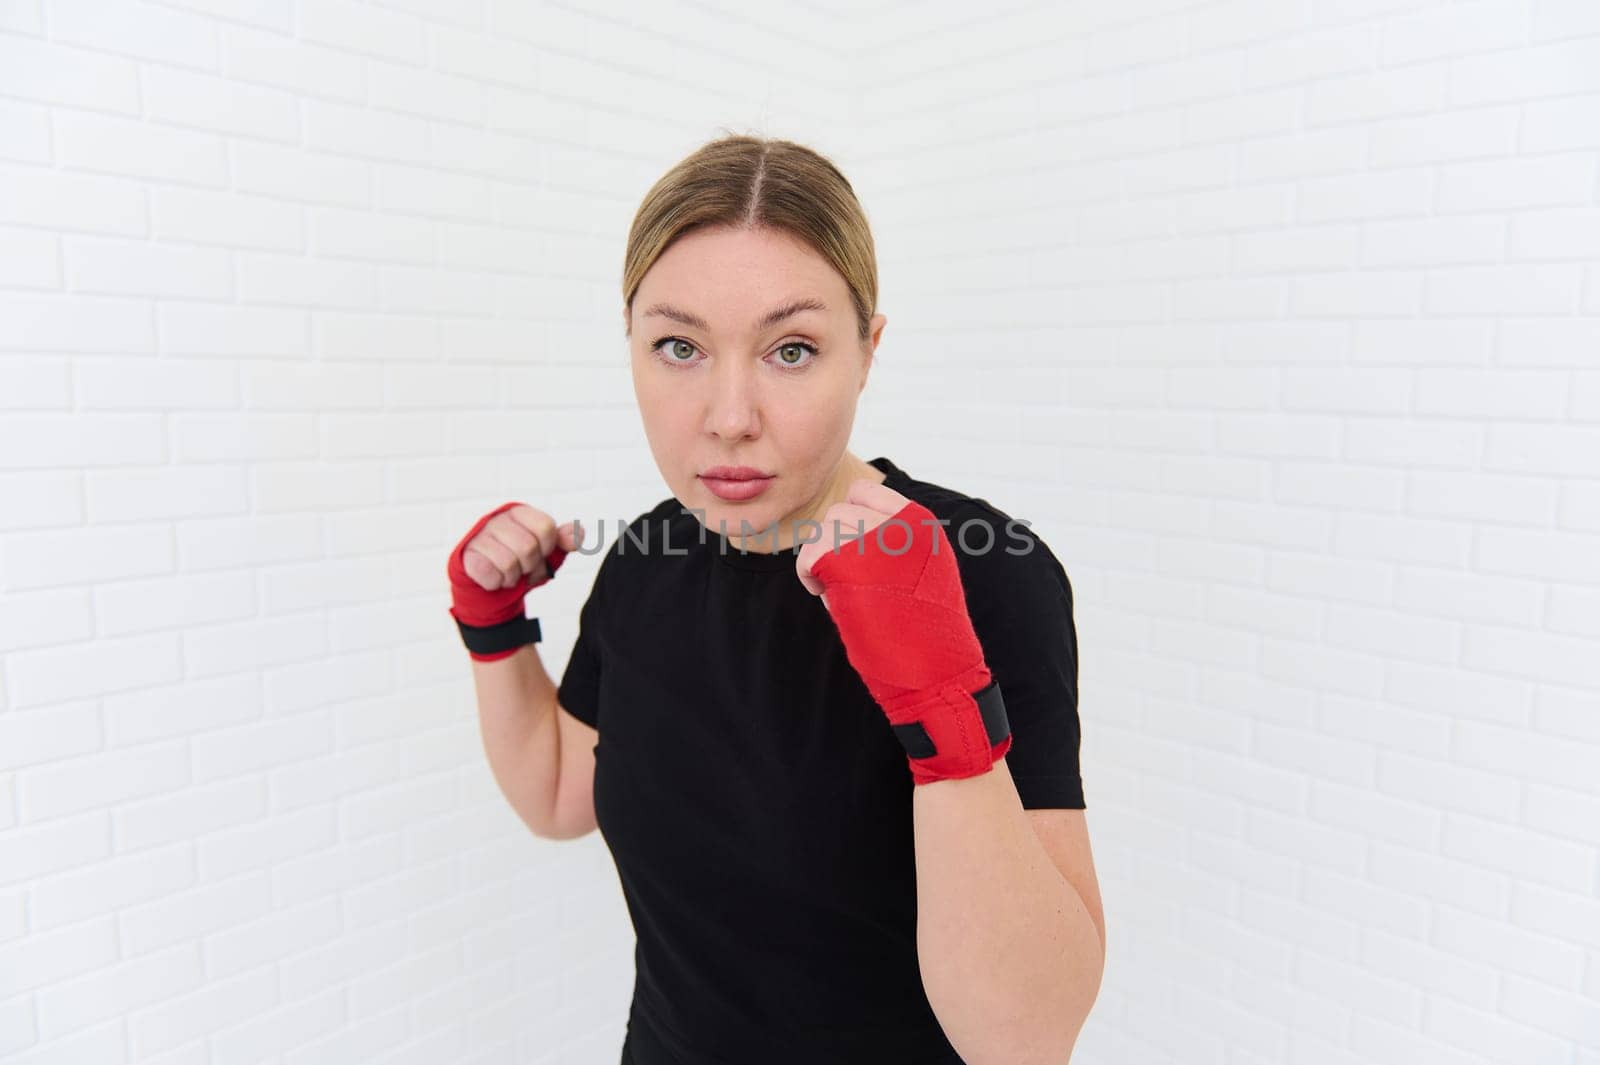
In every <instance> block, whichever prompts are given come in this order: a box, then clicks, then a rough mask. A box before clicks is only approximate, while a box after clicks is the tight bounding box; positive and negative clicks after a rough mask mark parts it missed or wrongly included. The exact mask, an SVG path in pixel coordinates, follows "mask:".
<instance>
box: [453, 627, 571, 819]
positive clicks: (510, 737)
mask: <svg viewBox="0 0 1600 1065" xmlns="http://www.w3.org/2000/svg"><path fill="white" fill-rule="evenodd" d="M537 648H538V644H536V643H530V644H525V645H524V646H522V647H519V648H518V649H517V650H516V651H515V652H514V653H512V654H510V655H508V656H506V657H505V658H501V659H497V660H495V661H493V662H484V661H480V660H478V659H469V661H471V663H472V683H473V688H474V689H475V690H476V692H477V701H478V725H479V731H480V732H481V733H482V735H483V748H484V753H485V754H486V755H487V756H488V759H489V769H490V771H491V772H493V774H494V778H495V782H496V783H497V784H499V786H500V790H501V792H503V793H504V794H505V797H506V800H507V801H508V802H510V804H511V808H512V809H513V810H515V811H516V812H517V816H519V817H520V818H522V820H523V822H524V823H525V824H526V825H527V826H528V827H529V828H530V829H531V830H533V832H534V833H535V834H536V835H541V836H542V835H544V834H545V833H546V831H547V830H548V827H549V825H550V821H551V817H552V815H553V814H554V810H555V803H556V779H557V776H558V775H559V773H560V769H561V740H560V728H559V725H558V723H557V721H556V714H555V708H556V685H555V682H554V681H553V680H551V679H550V674H549V673H548V672H546V670H545V668H544V663H543V662H542V661H541V660H540V658H539V652H538V650H537Z"/></svg>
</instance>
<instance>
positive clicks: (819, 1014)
mask: <svg viewBox="0 0 1600 1065" xmlns="http://www.w3.org/2000/svg"><path fill="white" fill-rule="evenodd" d="M871 462H872V465H873V466H875V467H877V468H878V469H879V470H882V471H883V472H884V473H885V474H886V479H885V481H884V483H885V484H886V485H888V487H890V488H893V489H895V490H896V491H898V492H900V493H901V494H902V495H904V496H906V497H907V498H909V499H912V500H915V501H917V502H919V503H921V504H922V505H924V506H926V507H927V508H928V509H929V510H930V511H932V512H933V514H934V516H935V517H937V518H941V519H949V524H947V525H945V526H944V529H945V535H946V537H947V538H948V539H949V540H950V542H951V544H952V546H953V548H954V549H955V551H956V560H957V566H958V568H959V570H960V572H961V578H962V586H963V589H964V592H965V595H966V599H967V609H968V613H969V615H970V616H971V618H972V623H973V629H974V631H975V632H976V633H977V635H978V640H979V643H980V644H981V645H982V647H983V652H984V660H985V662H986V664H987V665H988V667H989V671H990V673H991V674H992V676H993V678H994V679H995V680H996V681H997V682H998V683H999V685H1000V691H1001V695H1002V697H1003V700H1004V703H1005V709H1006V716H1007V720H1008V721H1009V724H1010V728H1011V734H1012V745H1011V749H1010V751H1009V752H1008V753H1007V755H1006V758H1005V764H1006V766H1007V768H1008V769H1009V770H1010V772H1011V775H1012V776H1013V778H1015V781H1016V787H1017V792H1018V794H1019V795H1020V796H1021V799H1022V805H1023V806H1024V807H1025V808H1030V809H1031V808H1036V807H1066V808H1074V809H1082V808H1084V805H1085V804H1084V795H1083V784H1082V778H1081V776H1080V772H1079V764H1078V751H1079V721H1078V711H1077V695H1078V685H1077V657H1078V654H1077V634H1076V631H1075V629H1074V626H1073V620H1072V589H1071V586H1070V584H1069V583H1068V581H1067V575H1066V572H1065V571H1064V570H1063V569H1062V567H1061V564H1060V562H1058V561H1057V560H1056V558H1055V556H1054V555H1053V554H1052V553H1051V552H1050V549H1049V548H1048V547H1046V546H1045V545H1044V543H1043V541H1042V540H1040V539H1039V538H1038V537H1037V536H1035V535H1034V534H1033V533H1032V532H1031V531H1029V530H1028V529H1027V527H1026V526H1025V525H1023V524H1021V523H1020V522H1014V521H1012V519H1011V518H1010V516H1009V515H1007V514H1005V513H1004V512H1002V511H1000V510H998V509H997V508H995V507H994V506H992V505H991V504H989V503H988V502H987V501H986V500H983V499H978V498H974V497H970V496H967V495H964V494H962V493H960V492H957V491H954V490H952V489H948V488H943V487H941V486H939V485H935V484H930V483H928V482H925V481H919V480H914V479H912V478H911V477H910V476H909V475H908V474H906V473H905V471H903V470H901V469H900V468H899V467H898V466H896V465H895V464H894V463H892V462H890V461H889V460H888V459H886V458H876V459H873V460H871ZM848 529H849V527H848V526H847V527H846V531H847V532H848ZM734 531H736V530H734ZM991 536H992V544H991V543H990V542H989V540H990V537H991ZM887 542H889V543H890V544H891V545H892V544H894V543H895V541H893V540H887ZM846 549H847V550H848V548H846ZM797 555H798V549H797V548H791V549H789V550H786V551H779V552H775V553H760V552H756V551H754V550H751V551H748V552H741V551H740V550H739V548H738V547H737V546H736V545H735V544H734V543H733V542H731V541H729V540H728V539H726V538H724V537H723V536H722V535H721V533H720V532H719V531H718V530H716V529H708V528H706V527H705V526H704V525H702V524H701V522H700V520H699V518H698V517H697V516H696V515H695V513H694V512H693V511H690V510H687V509H685V508H684V507H683V506H682V504H681V503H679V502H678V500H677V499H675V498H672V497H669V498H667V499H665V500H663V501H662V502H661V503H659V504H658V505H656V506H655V507H654V508H652V509H651V510H649V511H646V512H645V513H644V514H641V515H639V516H638V517H637V518H635V519H633V521H632V522H631V523H630V524H629V526H628V527H627V531H620V530H619V536H618V537H617V539H616V540H615V542H614V543H613V544H611V545H610V546H608V547H606V548H605V552H604V555H603V557H602V559H601V563H600V567H599V570H598V572H597V573H596V575H595V580H594V586H593V588H592V589H591V591H590V594H589V598H588V600H587V602H585V604H584V606H583V609H582V612H581V613H580V615H579V634H578V639H577V643H576V644H575V645H574V647H573V651H572V655H571V658H570V659H569V661H568V663H567V667H566V670H565V672H564V674H563V676H562V680H561V684H560V688H559V692H558V697H559V699H560V701H561V705H562V706H563V707H565V708H566V709H567V710H568V711H569V712H571V713H572V714H573V716H575V717H577V718H579V719H580V720H582V721H585V722H587V723H588V724H590V725H592V726H594V727H595V728H596V729H598V730H599V739H598V741H597V742H596V744H595V748H594V755H595V770H594V803H595V816H596V819H597V822H598V826H599V830H600V833H601V835H602V837H603V838H604V840H605V842H606V845H607V846H608V847H609V848H610V851H611V854H612V857H613V859H614V860H615V862H616V866H617V872H618V875H619V879H620V882H621V886H622V890H623V896H624V899H625V901H626V903H627V906H628V911H629V914H630V916H631V918H632V922H633V927H634V931H635V934H636V937H637V945H636V948H635V953H634V962H635V970H636V972H635V982H634V991H633V1001H632V1008H631V1010H630V1012H629V1017H628V1042H627V1044H626V1053H627V1054H629V1055H631V1060H632V1061H633V1062H635V1063H636V1065H757V1063H760V1065H816V1063H817V1062H822V1061H826V1062H829V1063H832V1065H852V1063H861V1065H868V1063H870V1065H945V1063H950V1065H955V1063H959V1062H960V1060H961V1059H960V1058H959V1057H958V1056H957V1055H956V1054H955V1051H954V1049H953V1048H952V1047H951V1045H950V1042H949V1040H948V1039H946V1037H945V1035H944V1032H943V1030H942V1029H941V1028H940V1027H939V1023H938V1020H937V1019H936V1017H935V1016H934V1013H933V1011H932V1008H931V1007H930V1006H929V1004H928V1000H927V996H926V994H925V992H924V991H923V988H922V983H921V976H920V971H919V966H918V960H917V949H916V916H917V915H916V911H917V898H916V867H915V840H914V836H913V828H912V801H911V800H912V787H913V785H912V778H911V770H910V768H909V766H908V765H907V761H906V751H905V748H904V747H903V746H901V744H900V742H899V741H898V740H897V739H896V738H895V736H894V734H893V732H892V731H891V729H890V726H889V721H888V718H887V717H886V716H885V715H884V713H883V711H882V710H881V709H880V708H879V707H878V705H877V703H876V702H874V701H873V699H872V696H871V695H870V694H869V693H868V691H867V688H866V685H865V684H864V683H863V682H862V681H861V679H860V677H859V676H858V675H857V674H856V672H855V670H854V669H853V668H852V667H851V665H850V663H849V661H848V659H847V658H846V656H845V651H844V645H843V643H842V642H841V641H840V638H839V634H838V630H837V629H836V628H835V626H834V623H833V621H832V619H831V618H830V617H829V616H828V613H827V609H826V607H824V606H823V604H822V601H821V600H820V599H819V598H817V597H816V596H814V595H812V594H811V593H810V592H808V591H806V589H805V588H804V587H803V586H802V585H801V583H800V581H799V578H798V577H797V576H796V574H795V559H796V557H797ZM929 786H933V787H937V785H929ZM1003 901H1004V900H999V899H996V900H991V902H992V903H993V904H995V905H1001V904H1003ZM625 1060H628V1059H626V1058H625Z"/></svg>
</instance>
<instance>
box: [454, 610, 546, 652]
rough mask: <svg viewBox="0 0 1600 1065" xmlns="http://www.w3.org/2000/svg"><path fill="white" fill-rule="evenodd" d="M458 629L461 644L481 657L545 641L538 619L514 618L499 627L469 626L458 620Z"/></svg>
mask: <svg viewBox="0 0 1600 1065" xmlns="http://www.w3.org/2000/svg"><path fill="white" fill-rule="evenodd" d="M456 628H458V629H460V630H461V642H462V643H464V644H466V645H467V650H469V651H471V652H472V653H474V654H480V655H486V654H494V653H496V652H498V651H509V650H511V649H512V648H516V647H521V646H522V645H523V644H529V643H538V642H539V641H540V640H542V639H544V635H543V634H542V633H541V632H540V631H539V619H538V618H512V619H511V620H510V621H506V622H502V623H501V624H499V625H481V626H480V625H468V624H467V623H466V622H464V621H462V620H461V619H460V618H457V619H456Z"/></svg>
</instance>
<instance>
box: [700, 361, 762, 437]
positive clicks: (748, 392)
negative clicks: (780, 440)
mask: <svg viewBox="0 0 1600 1065" xmlns="http://www.w3.org/2000/svg"><path fill="white" fill-rule="evenodd" d="M709 376H710V378H711V382H710V387H711V392H710V395H709V396H708V397H707V399H706V422H705V426H706V432H708V433H710V434H711V435H712V436H717V437H721V438H722V439H724V440H747V439H752V438H754V437H756V436H759V435H760V432H761V403H760V398H761V397H760V382H759V381H758V380H757V377H756V367H755V366H754V365H752V364H750V363H741V362H740V361H739V360H736V359H727V360H720V361H719V363H718V364H717V365H715V366H713V368H712V371H711V374H710V375H709Z"/></svg>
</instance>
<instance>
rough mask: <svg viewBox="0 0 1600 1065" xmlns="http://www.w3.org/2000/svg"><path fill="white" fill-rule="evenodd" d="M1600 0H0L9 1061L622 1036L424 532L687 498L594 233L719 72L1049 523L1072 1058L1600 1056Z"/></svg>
mask: <svg viewBox="0 0 1600 1065" xmlns="http://www.w3.org/2000/svg"><path fill="white" fill-rule="evenodd" d="M1597 12H1600V8H1596V6H1595V5H1594V4H1593V3H1592V0H1475V2H1449V0H1201V2H1196V0H1124V2H1121V3H1115V4H1088V3H1075V4H1068V5H1062V4H1042V3H1037V2H1035V3H1031V4H1019V3H1012V4H1006V5H1003V6H1002V7H1000V8H992V9H990V10H989V11H988V12H987V13H984V12H981V11H979V10H978V9H976V8H974V7H973V6H972V5H970V4H961V3H955V2H954V0H939V2H929V3H925V2H916V3H912V2H903V0H902V2H896V0H883V2H880V3H877V4H871V5H861V4H850V5H842V4H835V5H831V9H830V5H822V4H813V5H805V6H801V5H792V6H774V5H756V6H753V7H752V6H750V5H733V4H731V3H730V2H728V0H708V2H707V3H704V4H700V5H688V4H662V5H625V6H624V7H615V6H609V5H607V6H602V5H579V4H569V5H566V6H556V5H554V4H551V3H538V2H534V0H373V2H360V0H257V2H252V3H228V2H219V0H164V2H160V3H133V2H131V0H17V2H12V3H6V4H0V499H3V500H4V501H5V502H4V505H3V506H0V1058H4V1059H5V1060H6V1061H8V1062H18V1063H22V1065H54V1063H57V1062H80V1061H81V1062H90V1061H93V1062H100V1061H124V1060H126V1061H148V1062H160V1063H163V1065H178V1063H183V1065H193V1063H202V1062H203V1063H211V1065H219V1063H224V1062H230V1063H231V1062H271V1063H278V1065H307V1063H312V1062H320V1061H330V1062H332V1061H338V1062H354V1061H361V1062H368V1061H371V1062H388V1063H398V1062H402V1061H406V1062H409V1061H418V1062H430V1063H432V1062H446V1061H449V1062H474V1063H476V1062H489V1061H497V1062H499V1061H505V1062H509V1061H527V1062H535V1061H537V1062H541V1063H554V1062H563V1063H567V1062H570V1063H579V1062H582V1063H604V1062H610V1061H615V1060H616V1052H617V1046H618V1045H619V1043H620V1040H621V1031H622V1027H621V1026H622V1017H623V1009H624V1007H625V1005H626V1001H627V994H628V991H629V988H630V981H631V971H632V959H631V947H632V937H631V932H630V930H629V928H628V926H627V923H626V922H627V919H626V913H625V911H624V910H623V908H622V905H621V899H620V895H619V894H618V892H617V890H616V883H615V874H614V871H613V869H612V867H611V864H610V859H609V855H608V854H607V853H606V852H605V850H604V846H603V843H602V842H601V841H600V839H599V838H598V836H591V837H589V838H588V839H586V840H584V841H581V842H577V843H573V844H550V843H548V842H544V841H539V840H536V839H532V838H531V837H529V836H528V834H527V832H526V830H525V829H524V827H523V826H522V825H521V823H520V822H518V821H517V820H516V819H515V816H514V815H513V814H511V812H510V810H509V809H508V807H507V806H506V804H505V802H504V800H503V798H502V797H501V796H500V794H499V792H498V790H497V789H496V787H495V785H494V783H493V780H492V778H491V777H490V775H489V774H488V773H487V772H486V764H485V762H484V759H483V755H482V749H481V741H480V739H479V737H478V734H477V727H476V720H475V717H474V709H473V702H472V693H471V687H470V676H469V674H468V672H467V670H466V668H465V662H464V659H463V657H462V653H461V651H460V649H459V647H458V646H457V645H456V644H455V642H454V640H453V632H452V631H451V630H450V629H449V627H448V625H447V624H446V622H447V619H446V617H445V615H444V613H443V610H444V606H445V604H446V598H445V596H446V592H445V589H444V588H443V586H442V574H441V569H442V565H443V558H444V552H445V551H446V550H447V549H448V547H449V545H450V544H452V543H453V542H454V541H455V539H456V537H457V536H459V534H460V531H461V529H462V528H464V527H465V526H466V524H468V523H469V522H470V521H471V519H472V518H473V517H475V516H476V515H477V514H479V513H481V512H482V511H483V510H484V509H486V508H487V507H488V506H489V505H492V504H493V503H495V502H498V501H500V500H501V499H505V498H526V499H529V500H531V501H534V502H537V503H538V504H539V505H541V506H544V507H546V509H550V510H552V511H553V512H557V513H562V514H582V515H585V516H593V517H599V516H605V517H608V518H613V519H614V518H616V517H618V516H631V515H632V514H633V513H636V512H637V510H638V509H639V506H640V504H641V503H643V502H647V501H653V500H654V499H656V498H659V496H660V495H661V494H663V490H662V486H661V484H660V481H659V478H658V475H657V474H656V471H655V468H654V465H653V463H652V462H651V460H650V457H649V454H648V450H647V449H646V448H645V446H644V443H643V439H642V435H641V434H640V432H639V430H638V424H637V417H636V414H635V412H634V411H633V405H632V395H631V391H630V388H629V385H628V383H627V379H626V369H625V361H624V358H625V348H624V342H623V339H622V337H621V335H620V331H619V330H618V328H617V323H616V314H617V303H618V291H617V280H618V279H617V271H618V268H619V264H620V261H621V255H622V249H623V245H624V239H625V235H626V226H627V224H628V221H629V220H630V219H631V216H632V212H633V210H634V208H635V207H636V205H637V202H638V198H639V197H640V196H641V195H642V193H643V191H644V190H645V189H646V188H647V187H648V185H649V183H650V182H651V181H653V180H654V178H655V177H656V176H657V175H658V174H659V173H660V172H661V170H662V169H664V168H665V167H666V166H667V165H669V164H670V163H671V162H672V161H674V160H675V159H676V158H678V157H679V156H680V155H681V154H682V153H683V152H685V151H687V150H689V149H691V148H692V147H694V146H695V145H697V144H698V143H700V142H701V141H703V140H704V139H706V138H708V137H711V136H714V135H716V133H717V131H718V129H719V128H720V127H722V126H729V127H732V128H736V129H737V128H748V129H752V130H755V131H758V132H764V133H770V134H773V135H779V136H792V137H794V138H796V139H799V140H802V141H805V142H807V143H811V144H813V145H815V146H816V147H818V148H819V149H821V150H823V151H825V152H827V153H829V154H831V155H833V156H835V157H836V158H837V159H838V160H839V161H840V162H841V164H842V165H843V166H844V168H845V170H846V173H847V174H848V175H849V176H850V177H851V180H852V182H853V183H854V184H855V186H856V188H857V190H858V192H859V193H860V195H861V197H862V199H863V201H864V203H865V205H866V208H867V211H868V214H869V217H870V218H871V220H872V222H873V224H874V227H875V233H876V236H877V240H878V246H879V253H880V257H881V263H880V265H881V269H882V285H883V297H882V303H881V306H882V309H883V310H884V312H885V313H886V314H887V315H888V316H889V318H890V328H889V329H888V330H887V331H886V333H885V340H884V344H883V347H882V348H881V349H880V355H881V356H882V361H881V363H880V365H879V367H878V369H877V371H876V373H875V374H874V380H873V383H872V386H871V387H869V389H868V391H867V394H866V397H865V400H864V402H863V405H862V409H861V417H860V420H859V422H858V430H857V438H856V450H857V451H858V453H862V454H867V455H871V454H878V453H886V454H889V455H891V456H892V457H894V458H895V459H896V460H897V461H899V462H900V463H901V464H902V465H904V466H905V467H906V468H908V469H909V470H911V471H912V472H913V473H914V474H917V475H922V476H927V477H930V478H931V479H935V480H943V481H945V482H947V483H951V484H953V485H956V486H958V487H961V488H964V489H966V490H968V491H973V492H974V493H975V494H980V495H984V496H986V497H988V498H990V499H992V500H994V501H995V502H997V503H999V504H1000V505H1002V506H1004V507H1006V508H1007V509H1008V510H1010V511H1011V512H1012V513H1013V514H1015V515H1017V516H1019V517H1025V518H1028V519H1030V520H1032V521H1033V522H1034V523H1035V525H1036V527H1037V528H1039V529H1040V530H1041V531H1042V532H1043V533H1044V535H1045V536H1046V538H1047V539H1048V540H1049V541H1050V542H1051V544H1052V546H1053V547H1054V548H1055V550H1056V552H1057V554H1059V555H1060V556H1061V557H1062V559H1063V560H1064V562H1065V564H1066V566H1067V568H1068V571H1069V573H1070V574H1071V575H1072V577H1073V581H1074V587H1075V589H1076V592H1077V606H1078V618H1079V627H1080V637H1081V645H1082V652H1083V660H1082V666H1081V674H1082V686H1083V705H1082V715H1083V719H1084V726H1085V740H1084V763H1085V779H1086V785H1087V788H1088V792H1089V795H1090V821H1091V824H1092V830H1093V833H1094V839H1095V845H1096V848H1095V849H1096V857H1097V861H1098V864H1099V867H1100V871H1101V877H1102V885H1103V888H1104V891H1105V896H1106V906H1107V913H1108V922H1109V925H1110V937H1111V956H1110V962H1109V967H1108V973H1107V980H1106V984H1105V986H1104V988H1103V990H1102V993H1101V1000H1100V1002H1099V1004H1098V1006H1097V1008H1096V1012H1095V1015H1094V1017H1093V1019H1092V1021H1091V1023H1090V1025H1089V1027H1088V1028H1087V1029H1085V1032H1084V1035H1083V1039H1082V1041H1081V1043H1080V1049H1079V1052H1078V1054H1077V1055H1076V1056H1075V1058H1074V1060H1075V1061H1078V1060H1080V1059H1081V1060H1082V1061H1083V1062H1085V1063H1089V1062H1095V1063H1101V1062H1103V1063H1106V1065H1113V1063H1114V1065H1122V1063H1127V1062H1139V1063H1156V1062H1168V1061H1170V1062H1179V1063H1184V1065H1189V1063H1215V1065H1266V1063H1274V1065H1275V1063H1291V1065H1324V1063H1327V1065H1354V1063H1358V1062H1359V1063H1370V1065H1413V1063H1415V1062H1436V1063H1449V1065H1485V1063H1490V1062H1493V1063H1496V1065H1600V829H1597V828H1596V826H1597V825H1600V771H1597V768H1596V767H1597V766H1600V669H1597V667H1596V666H1595V665H1594V662H1593V658H1594V656H1593V654H1592V650H1593V648H1594V641H1595V639H1596V637H1597V636H1600V623H1597V622H1596V620H1595V619H1596V617H1597V616H1600V564H1597V563H1596V559H1597V558H1600V458H1597V456H1600V13H1597ZM958 402H959V403H963V404H964V406H962V407H959V408H955V409H956V410H957V411H958V417H956V418H955V419H952V418H951V417H950V413H949V412H950V411H951V410H952V406H953V404H955V403H958ZM941 415H942V416H943V417H941V419H940V420H941V421H942V422H943V423H944V424H945V425H946V429H945V430H944V431H942V432H941V433H940V434H937V435H935V436H933V437H929V436H927V435H926V433H925V427H926V425H927V424H928V421H929V418H930V417H938V416H941ZM556 463H559V464H560V465H559V467H557V466H555V465H554V464H556ZM571 566H572V567H573V568H572V569H571V570H570V572H571V573H572V575H573V578H574V579H573V580H571V581H560V582H557V583H556V584H553V585H551V586H550V587H549V588H548V589H545V590H542V591H541V592H540V593H539V595H540V597H541V601H543V602H544V606H543V607H542V608H541V609H540V611H539V612H540V613H541V614H542V615H543V616H544V617H546V618H547V625H546V628H547V631H548V632H549V633H550V635H551V639H550V640H549V642H548V643H547V644H546V645H545V646H546V647H547V648H548V650H547V653H546V656H545V660H546V663H547V665H548V666H549V667H550V668H551V670H552V672H559V669H560V666H561V663H562V662H563V661H564V659H565V652H566V650H567V649H568V648H569V647H570V641H571V638H572V635H573V624H574V616H575V612H576V609H577V607H578V605H579V604H580V603H581V601H582V598H583V596H584V594H585V593H586V591H587V587H588V581H589V578H590V577H591V576H592V568H593V560H592V559H589V558H585V557H582V556H578V557H575V558H574V560H573V561H572V563H571Z"/></svg>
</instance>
